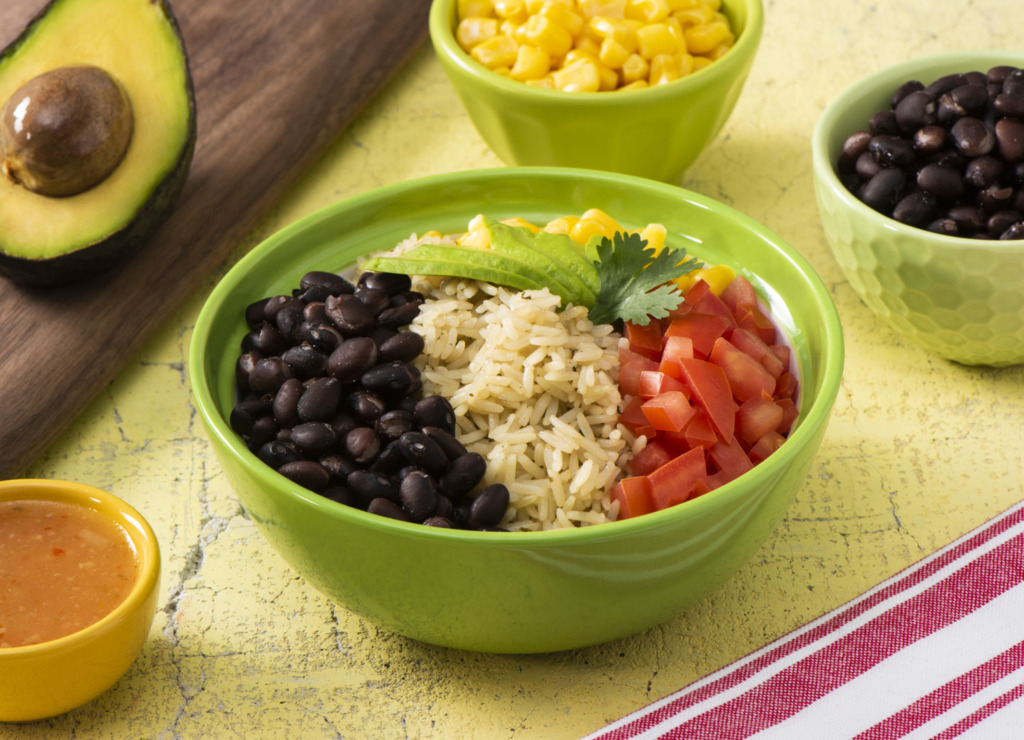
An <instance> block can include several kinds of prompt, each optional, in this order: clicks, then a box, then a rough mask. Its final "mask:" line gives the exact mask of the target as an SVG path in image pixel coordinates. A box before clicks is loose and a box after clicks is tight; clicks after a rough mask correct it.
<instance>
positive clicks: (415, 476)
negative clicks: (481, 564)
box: [398, 470, 507, 522]
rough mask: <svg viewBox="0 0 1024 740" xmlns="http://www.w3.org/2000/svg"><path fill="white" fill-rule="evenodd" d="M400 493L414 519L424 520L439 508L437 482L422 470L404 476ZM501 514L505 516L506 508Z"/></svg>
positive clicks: (399, 489)
mask: <svg viewBox="0 0 1024 740" xmlns="http://www.w3.org/2000/svg"><path fill="white" fill-rule="evenodd" d="M398 495H399V498H400V499H401V502H402V508H403V509H405V510H406V512H407V513H408V514H409V517H410V518H412V520H413V521H417V522H422V521H423V520H424V519H426V518H427V517H429V516H432V515H433V514H434V512H435V511H436V510H437V483H436V482H435V481H434V479H433V478H432V477H430V475H429V474H427V473H426V472H424V471H422V470H413V471H412V472H411V473H409V474H408V475H406V476H405V477H404V478H402V482H401V483H400V484H399V487H398ZM506 508H507V505H506ZM501 514H502V516H503V517H504V515H505V510H504V509H502V512H501Z"/></svg>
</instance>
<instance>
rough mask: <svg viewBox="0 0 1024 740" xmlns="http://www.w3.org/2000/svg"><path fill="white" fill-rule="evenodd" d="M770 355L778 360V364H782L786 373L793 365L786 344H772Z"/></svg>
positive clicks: (790, 352)
mask: <svg viewBox="0 0 1024 740" xmlns="http://www.w3.org/2000/svg"><path fill="white" fill-rule="evenodd" d="M771 350H772V353H773V354H774V355H775V356H776V357H778V358H779V362H780V363H782V367H783V369H784V371H788V370H789V368H790V366H791V365H792V364H793V351H792V350H791V349H790V348H789V345H787V344H773V345H772V346H771Z"/></svg>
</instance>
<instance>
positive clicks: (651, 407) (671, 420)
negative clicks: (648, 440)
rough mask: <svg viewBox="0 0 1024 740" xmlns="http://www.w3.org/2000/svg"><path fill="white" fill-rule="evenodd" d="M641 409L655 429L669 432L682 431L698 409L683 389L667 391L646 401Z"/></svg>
mask: <svg viewBox="0 0 1024 740" xmlns="http://www.w3.org/2000/svg"><path fill="white" fill-rule="evenodd" d="M640 409H641V411H643V412H644V415H645V416H646V417H647V421H649V422H651V426H653V427H654V428H655V429H658V430H663V431H667V432H681V431H682V430H683V429H684V428H685V427H686V424H687V422H689V421H690V419H692V418H693V416H694V414H696V413H697V410H696V409H695V408H693V406H691V405H690V401H689V399H688V398H687V397H686V394H685V393H682V392H681V391H666V392H665V393H661V394H659V395H657V396H655V397H654V398H652V399H650V400H648V401H644V405H643V406H641V407H640Z"/></svg>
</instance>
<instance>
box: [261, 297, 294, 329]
mask: <svg viewBox="0 0 1024 740" xmlns="http://www.w3.org/2000/svg"><path fill="white" fill-rule="evenodd" d="M291 301H292V297H291V296H290V295H274V296H270V298H268V299H267V302H266V303H264V304H263V318H264V319H266V320H267V321H270V322H271V323H273V321H274V317H275V316H277V312H278V311H280V310H281V309H282V308H283V307H284V306H287V305H288V304H289V303H291Z"/></svg>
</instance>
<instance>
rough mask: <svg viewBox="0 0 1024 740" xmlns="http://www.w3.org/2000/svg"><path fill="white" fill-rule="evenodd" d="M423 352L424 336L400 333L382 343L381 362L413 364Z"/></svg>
mask: <svg viewBox="0 0 1024 740" xmlns="http://www.w3.org/2000/svg"><path fill="white" fill-rule="evenodd" d="M422 351H423V337H422V336H420V335H419V334H417V333H416V332H414V331H403V332H398V333H397V334H394V335H393V336H391V337H389V338H388V339H385V340H384V341H383V342H381V343H380V361H381V362H393V361H395V360H398V361H400V362H412V361H413V360H415V359H416V358H417V357H419V356H420V353H421V352H422Z"/></svg>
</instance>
